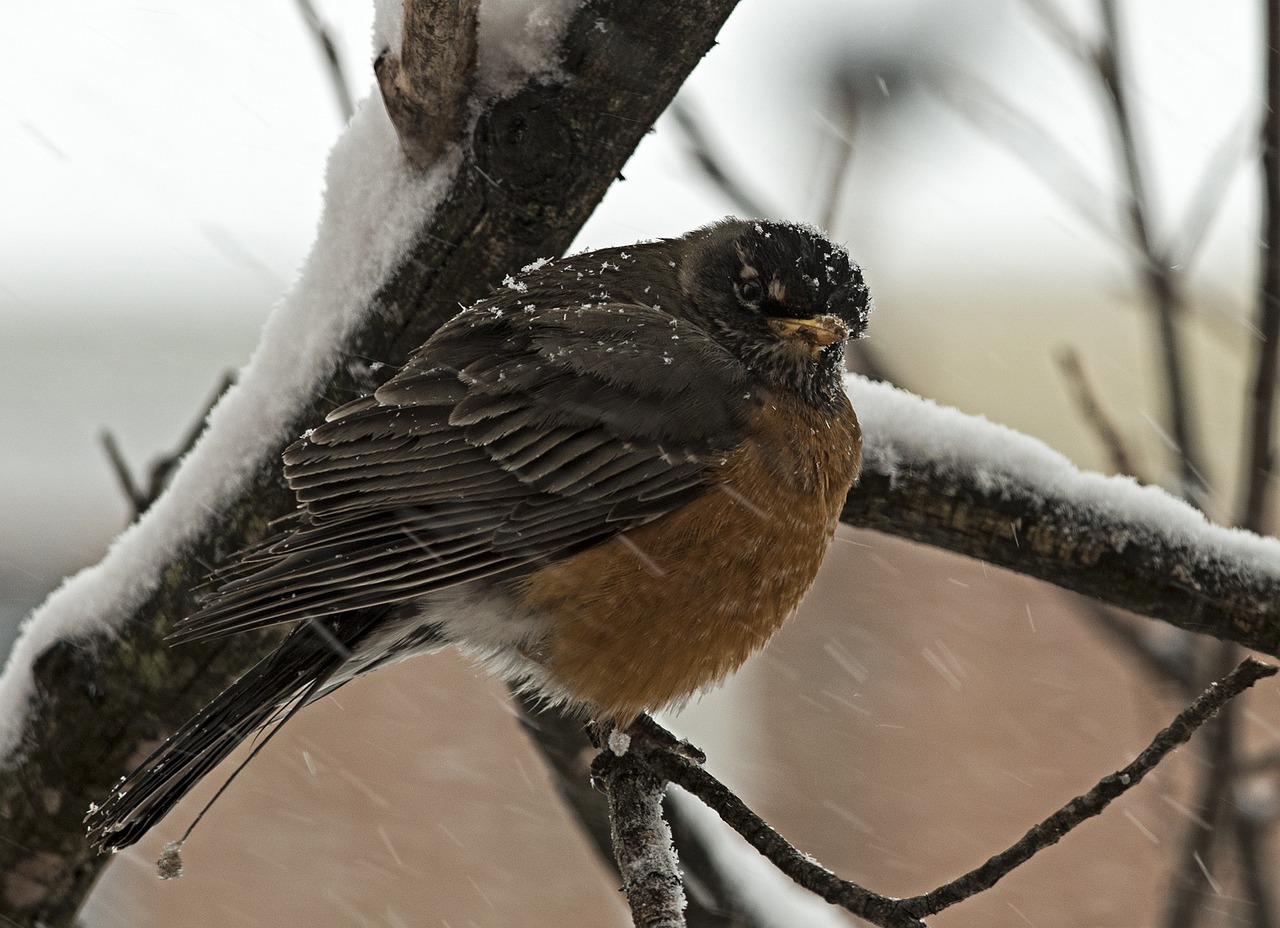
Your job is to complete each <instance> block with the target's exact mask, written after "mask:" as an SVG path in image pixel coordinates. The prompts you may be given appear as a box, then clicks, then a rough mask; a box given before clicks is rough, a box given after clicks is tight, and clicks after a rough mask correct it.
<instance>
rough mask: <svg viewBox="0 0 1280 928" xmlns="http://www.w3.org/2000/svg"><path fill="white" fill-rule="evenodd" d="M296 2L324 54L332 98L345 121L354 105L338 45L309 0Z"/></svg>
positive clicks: (352, 111) (353, 110)
mask: <svg viewBox="0 0 1280 928" xmlns="http://www.w3.org/2000/svg"><path fill="white" fill-rule="evenodd" d="M297 3H298V12H299V13H301V14H302V21H303V22H304V23H306V24H307V29H308V31H310V33H311V37H312V38H313V39H315V41H316V44H317V45H319V46H320V54H321V55H323V56H324V63H325V70H326V71H328V73H329V82H330V83H331V84H332V85H333V98H334V101H335V102H336V103H337V104H338V112H339V113H341V114H342V121H343V122H344V123H345V122H347V121H348V120H349V119H351V115H352V114H353V113H354V112H355V106H354V105H353V104H352V102H351V91H350V90H349V89H348V88H347V78H346V74H345V72H344V69H343V67H342V56H341V55H339V54H338V46H337V44H336V43H335V42H334V41H333V36H332V35H330V34H329V27H328V25H327V24H326V23H325V21H324V20H322V19H321V18H320V14H319V13H317V12H316V8H315V7H314V6H312V4H311V0H297Z"/></svg>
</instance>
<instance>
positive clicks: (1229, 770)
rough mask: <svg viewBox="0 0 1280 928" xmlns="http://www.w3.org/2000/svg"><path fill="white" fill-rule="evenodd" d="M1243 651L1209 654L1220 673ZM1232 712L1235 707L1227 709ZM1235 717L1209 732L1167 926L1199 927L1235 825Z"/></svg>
mask: <svg viewBox="0 0 1280 928" xmlns="http://www.w3.org/2000/svg"><path fill="white" fill-rule="evenodd" d="M1238 652H1239V649H1238V648H1237V647H1236V646H1235V645H1232V644H1228V643H1219V644H1218V646H1217V647H1216V648H1214V649H1213V650H1212V651H1210V652H1209V655H1210V659H1211V660H1212V661H1213V662H1214V665H1215V666H1214V668H1213V669H1212V671H1211V672H1216V671H1218V670H1220V669H1222V668H1223V667H1224V666H1230V663H1231V662H1232V661H1234V660H1236V659H1237V658H1238ZM1228 709H1230V707H1228ZM1235 727H1236V726H1235V713H1234V712H1231V711H1225V712H1223V713H1222V714H1221V715H1219V716H1218V717H1217V718H1215V719H1213V721H1212V722H1211V723H1210V725H1209V727H1208V728H1206V729H1205V734H1206V736H1207V739H1206V740H1207V742H1208V744H1207V745H1206V746H1205V755H1206V757H1207V758H1208V764H1207V765H1206V766H1205V767H1204V769H1203V771H1202V772H1201V775H1200V776H1201V779H1200V787H1199V790H1200V792H1199V795H1198V796H1197V798H1196V801H1195V805H1194V806H1193V808H1194V810H1195V812H1196V816H1195V818H1194V819H1190V820H1189V821H1188V822H1187V828H1186V832H1185V834H1184V837H1183V842H1182V847H1181V848H1180V849H1179V851H1178V865H1177V871H1176V873H1175V875H1174V879H1173V887H1172V891H1171V893H1170V899H1169V910H1168V911H1167V912H1166V913H1165V919H1164V924H1165V928H1194V926H1195V925H1196V924H1197V923H1198V922H1199V919H1200V912H1201V909H1202V908H1203V905H1204V901H1205V898H1206V894H1205V889H1206V888H1208V887H1207V886H1206V881H1207V880H1211V879H1212V877H1210V876H1209V874H1210V873H1211V872H1212V870H1213V867H1214V857H1215V849H1216V847H1217V844H1218V838H1219V834H1220V828H1221V826H1223V825H1230V824H1231V821H1230V819H1231V813H1230V812H1229V811H1228V809H1227V806H1226V800H1227V798H1228V796H1229V795H1230V793H1231V787H1232V782H1233V780H1234V779H1235V768H1236V765H1235Z"/></svg>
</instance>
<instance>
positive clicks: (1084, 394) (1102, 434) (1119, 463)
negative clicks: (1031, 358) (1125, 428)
mask: <svg viewBox="0 0 1280 928" xmlns="http://www.w3.org/2000/svg"><path fill="white" fill-rule="evenodd" d="M1054 360H1055V361H1057V362H1058V369H1059V370H1061V371H1062V374H1063V376H1064V377H1065V378H1066V381H1067V384H1068V385H1069V386H1071V387H1072V393H1073V397H1074V399H1075V401H1076V406H1077V407H1079V409H1080V412H1081V413H1082V414H1083V415H1084V420H1085V422H1086V423H1088V424H1089V426H1090V427H1091V428H1092V429H1093V433H1094V435H1096V436H1097V438H1098V440H1099V441H1100V442H1102V447H1103V448H1105V449H1106V451H1107V457H1108V458H1110V459H1111V470H1112V472H1113V473H1117V474H1135V475H1136V474H1137V473H1138V468H1137V465H1136V464H1134V461H1133V455H1132V454H1130V453H1129V448H1128V445H1127V443H1126V442H1125V440H1124V436H1122V435H1121V434H1120V430H1119V429H1118V428H1116V425H1115V423H1114V422H1112V421H1111V417H1110V416H1109V415H1107V411H1106V410H1105V409H1103V408H1102V402H1101V401H1100V400H1099V399H1098V394H1097V392H1096V391H1095V390H1094V389H1093V384H1092V383H1090V382H1089V378H1088V376H1087V375H1086V374H1085V372H1084V363H1083V362H1082V361H1081V360H1080V353H1079V352H1078V351H1076V350H1075V349H1074V348H1071V347H1067V348H1063V349H1062V350H1061V351H1059V352H1058V353H1057V354H1056V355H1055V356H1054Z"/></svg>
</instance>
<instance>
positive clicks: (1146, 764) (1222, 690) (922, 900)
mask: <svg viewBox="0 0 1280 928" xmlns="http://www.w3.org/2000/svg"><path fill="white" fill-rule="evenodd" d="M1277 669H1280V668H1276V667H1274V666H1272V665H1270V664H1263V663H1260V662H1258V661H1255V660H1253V659H1251V658H1248V659H1246V660H1245V661H1244V662H1243V663H1241V664H1240V666H1238V667H1236V669H1235V670H1233V671H1231V673H1229V674H1228V675H1227V676H1226V677H1224V678H1223V679H1221V680H1219V681H1217V682H1216V683H1211V684H1209V688H1208V689H1206V690H1205V691H1204V692H1203V693H1201V694H1200V696H1198V697H1197V698H1196V700H1195V702H1193V703H1192V704H1191V705H1189V706H1188V707H1187V708H1185V709H1183V710H1182V711H1181V712H1179V713H1178V716H1177V718H1175V719H1174V720H1173V721H1172V722H1171V723H1170V724H1169V726H1168V727H1167V728H1164V729H1162V730H1161V731H1160V732H1159V733H1158V734H1157V735H1156V736H1155V738H1153V739H1152V741H1151V743H1150V744H1149V745H1147V747H1146V748H1145V749H1143V751H1142V753H1141V754H1139V755H1138V756H1137V757H1136V758H1135V759H1134V760H1133V762H1132V763H1130V764H1128V765H1127V766H1125V767H1123V768H1121V769H1120V770H1118V771H1116V772H1115V773H1113V774H1110V775H1109V776H1106V777H1103V778H1102V779H1101V780H1099V781H1098V784H1097V785H1096V786H1095V787H1094V788H1093V789H1091V790H1089V792H1087V793H1085V794H1084V795H1082V796H1077V797H1076V798H1075V799H1072V800H1071V801H1070V802H1068V803H1067V804H1066V805H1065V806H1063V807H1062V808H1061V809H1059V810H1058V811H1057V812H1055V813H1053V815H1051V816H1049V817H1048V818H1047V819H1045V820H1044V821H1043V822H1041V823H1040V824H1038V825H1036V826H1035V827H1034V828H1032V829H1031V830H1030V831H1028V832H1027V833H1026V834H1025V835H1023V836H1022V838H1021V839H1020V840H1019V841H1018V842H1017V843H1016V844H1014V845H1013V846H1011V847H1010V848H1009V849H1008V850H1005V851H1002V852H1000V853H999V854H996V855H995V856H994V857H992V858H990V859H989V860H988V861H987V862H986V863H984V864H983V865H982V866H981V867H978V868H977V869H975V870H971V871H969V872H968V873H966V874H964V875H963V876H961V877H958V878H956V879H954V880H952V881H951V882H950V883H947V884H946V885H945V886H940V887H938V888H937V889H935V890H932V891H930V892H927V893H925V894H924V895H921V896H913V897H912V898H910V899H903V900H902V902H901V904H902V906H903V908H904V909H906V910H907V911H910V912H913V913H915V914H916V915H919V916H921V917H923V916H925V915H932V914H934V913H935V912H941V911H942V910H943V909H945V908H948V907H949V906H952V905H955V904H956V903H957V902H960V901H962V900H964V899H968V898H969V897H970V896H973V895H974V894H976V893H979V892H982V891H983V890H984V889H989V888H990V887H992V886H994V885H995V884H996V883H997V882H998V881H999V880H1000V879H1002V878H1003V877H1005V876H1007V875H1008V874H1009V873H1010V872H1012V871H1013V869H1014V868H1016V867H1018V866H1021V865H1022V864H1023V863H1025V862H1026V861H1028V860H1030V859H1031V858H1032V857H1033V856H1035V855H1036V854H1037V853H1039V852H1040V851H1042V850H1044V849H1045V848H1047V847H1051V846H1052V845H1054V844H1057V843H1058V841H1059V840H1061V838H1062V836H1063V835H1065V834H1066V833H1067V832H1069V831H1071V830H1072V829H1073V828H1075V827H1076V826H1077V825H1079V824H1080V823H1081V822H1083V821H1085V820H1086V819H1089V818H1092V817H1094V816H1095V815H1098V814H1100V813H1101V812H1102V810H1103V809H1105V808H1106V807H1107V806H1108V805H1110V804H1111V803H1112V802H1113V801H1114V800H1115V799H1116V798H1118V797H1119V796H1121V795H1123V794H1124V793H1126V792H1128V791H1129V790H1130V789H1132V788H1133V787H1134V786H1136V785H1137V784H1138V783H1139V782H1140V781H1141V780H1142V778H1143V777H1145V776H1146V775H1147V774H1148V773H1150V772H1151V770H1152V769H1153V768H1154V767H1155V766H1156V764H1158V763H1160V761H1162V760H1163V759H1164V757H1165V755H1167V754H1168V753H1169V752H1170V751H1172V750H1173V749H1174V748H1176V747H1178V746H1179V745H1182V744H1185V743H1186V742H1187V740H1188V739H1189V738H1190V737H1191V736H1192V735H1193V734H1195V731H1196V729H1198V728H1199V727H1200V726H1201V725H1203V724H1204V723H1205V722H1206V721H1208V720H1209V719H1211V718H1212V717H1213V716H1214V714H1215V713H1217V711H1218V710H1219V709H1221V708H1222V707H1223V706H1224V705H1226V704H1227V702H1229V701H1230V700H1232V699H1234V698H1235V697H1236V696H1238V695H1240V694H1241V693H1243V692H1244V691H1245V690H1247V689H1248V688H1249V687H1251V686H1253V684H1255V683H1257V682H1258V681H1259V680H1261V679H1263V678H1265V677H1270V676H1272V675H1274V674H1275V672H1276V670H1277Z"/></svg>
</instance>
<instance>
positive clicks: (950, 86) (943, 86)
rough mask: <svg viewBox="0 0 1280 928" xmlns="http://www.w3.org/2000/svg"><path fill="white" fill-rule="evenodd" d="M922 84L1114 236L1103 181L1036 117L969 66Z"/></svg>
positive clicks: (1106, 235) (1084, 216)
mask: <svg viewBox="0 0 1280 928" xmlns="http://www.w3.org/2000/svg"><path fill="white" fill-rule="evenodd" d="M924 86H925V87H926V89H928V90H929V91H930V92H931V93H933V94H934V95H935V96H936V97H937V98H938V99H939V100H941V101H942V102H943V103H945V104H947V105H948V106H950V107H951V108H952V109H953V110H954V111H955V112H956V113H957V114H959V115H960V116H962V117H964V118H965V119H966V120H968V121H969V122H970V123H972V124H973V125H974V127H975V128H977V129H978V130H980V131H981V132H983V133H984V134H986V135H987V136H988V137H989V138H991V139H992V140H994V141H996V142H998V143H1000V144H1001V145H1003V146H1004V147H1005V148H1006V149H1007V150H1008V151H1009V152H1010V154H1012V155H1014V156H1015V157H1016V158H1018V160H1020V161H1021V162H1022V163H1023V164H1024V165H1026V167H1027V168H1028V169H1030V170H1031V171H1032V172H1033V173H1034V174H1035V175H1036V176H1037V177H1039V178H1040V180H1041V182H1042V183H1044V184H1045V186H1047V187H1048V188H1049V189H1050V190H1052V191H1053V192H1054V193H1055V194H1057V195H1058V196H1059V197H1060V198H1061V199H1062V201H1063V202H1064V203H1065V204H1066V205H1067V206H1068V207H1070V208H1071V210H1072V211H1073V212H1075V214H1076V215H1077V216H1079V217H1080V218H1081V219H1082V220H1084V221H1085V222H1086V223H1088V224H1089V225H1090V226H1092V227H1093V229H1094V230H1095V231H1097V232H1098V233H1099V234H1100V235H1102V236H1103V237H1104V238H1105V239H1108V240H1112V241H1114V240H1115V239H1116V233H1115V230H1114V229H1113V228H1112V222H1111V218H1110V216H1108V215H1107V214H1106V212H1104V210H1103V208H1102V204H1104V203H1105V202H1106V197H1105V196H1104V195H1103V192H1102V187H1101V185H1100V184H1099V183H1098V182H1097V181H1096V180H1094V179H1093V178H1092V177H1090V175H1089V172H1088V170H1087V169H1086V168H1085V167H1084V165H1083V164H1081V163H1080V161H1079V160H1078V159H1077V158H1075V157H1074V156H1073V155H1072V154H1071V152H1070V151H1069V150H1068V149H1067V147H1066V146H1065V145H1063V144H1062V143H1061V142H1059V141H1058V140H1057V139H1056V138H1054V137H1053V136H1052V135H1051V134H1050V133H1049V131H1048V130H1047V129H1045V127H1044V126H1043V125H1042V124H1041V122H1040V121H1039V120H1038V119H1037V118H1036V117H1035V116H1033V115H1031V114H1029V113H1027V112H1025V111H1023V110H1022V109H1020V108H1019V107H1018V106H1016V105H1015V104H1014V103H1013V102H1012V101H1011V100H1009V99H1008V98H1007V97H1006V96H1005V95H1004V94H1002V93H1001V92H1000V91H999V90H997V89H996V88H995V87H994V86H992V85H991V84H990V83H989V82H987V81H985V80H983V79H982V78H980V77H979V76H978V75H977V74H974V73H972V72H970V71H964V70H960V69H953V70H948V71H947V72H946V73H945V77H944V75H941V74H940V75H938V77H936V78H934V79H933V80H930V81H928V82H927V83H926V84H925V85H924Z"/></svg>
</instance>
